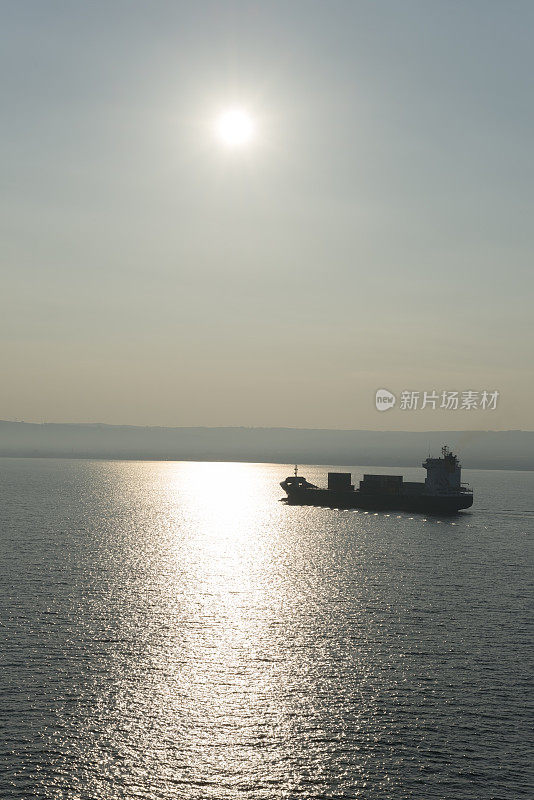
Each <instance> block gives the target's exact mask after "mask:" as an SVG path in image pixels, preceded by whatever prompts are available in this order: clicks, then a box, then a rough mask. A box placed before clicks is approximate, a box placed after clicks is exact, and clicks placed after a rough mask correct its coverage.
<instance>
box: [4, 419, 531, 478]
mask: <svg viewBox="0 0 534 800" xmlns="http://www.w3.org/2000/svg"><path fill="white" fill-rule="evenodd" d="M443 444H448V445H449V446H450V447H452V448H453V449H454V450H456V451H458V453H459V455H460V457H461V459H462V461H463V463H464V466H465V467H471V468H489V469H491V468H493V469H534V431H445V432H444V431H427V432H423V433H413V432H408V431H358V430H353V431H340V430H311V429H301V428H155V427H154V428H153V427H146V428H142V427H134V426H127V425H93V424H88V425H78V424H66V425H63V424H52V423H45V424H34V423H29V422H5V421H0V456H44V457H60V458H108V459H149V460H150V459H154V460H158V459H169V460H176V461H257V462H274V463H283V464H289V463H291V464H293V463H299V464H376V465H383V466H410V465H412V464H413V465H414V466H415V465H418V464H420V462H421V461H422V460H423V459H424V457H425V456H426V455H427V454H428V453H429V451H431V452H432V453H434V454H438V453H439V450H440V448H441V446H442V445H443Z"/></svg>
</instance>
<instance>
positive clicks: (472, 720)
mask: <svg viewBox="0 0 534 800" xmlns="http://www.w3.org/2000/svg"><path fill="white" fill-rule="evenodd" d="M343 469H346V468H343ZM367 469H368V468H367ZM363 470H364V468H363V467H354V468H353V470H352V471H353V473H354V477H355V478H356V479H358V474H357V473H359V472H362V471H363ZM326 471H327V468H326V467H320V468H319V467H313V468H312V467H310V468H306V469H303V470H302V473H303V474H305V475H306V476H307V477H308V478H309V479H311V480H312V481H313V482H320V481H321V479H322V477H323V476H324V475H325V473H326ZM376 471H379V470H376ZM382 471H385V472H388V471H389V472H396V471H397V470H382ZM399 471H400V470H399ZM290 472H291V470H290V469H288V468H287V467H284V466H280V465H265V464H221V463H215V464H214V463H180V462H104V461H75V460H51V459H50V460H47V459H35V460H32V459H18V460H17V459H0V611H1V620H0V621H1V625H0V645H1V650H0V690H1V694H0V734H1V736H0V739H1V743H0V797H1V798H21V799H24V800H26V799H27V798H34V797H38V798H69V799H70V798H72V799H73V800H74V799H76V800H82V799H83V800H100V798H102V800H103V799H104V798H105V799H106V800H115V798H126V799H128V800H129V799H130V798H147V800H148V799H150V800H167V799H169V800H170V799H171V798H172V799H173V800H175V799H176V800H192V798H195V800H226V798H228V800H234V799H235V800H237V798H250V799H251V800H256V798H257V800H263V799H264V798H265V800H267V799H268V800H279V799H281V798H306V799H307V798H364V799H365V800H374V799H375V798H377V799H380V800H382V799H384V800H385V799H386V798H388V800H389V799H391V800H405V799H406V798H421V800H423V799H424V800H431V799H432V798H436V799H439V800H449V798H450V800H453V798H454V800H464V799H465V798H470V799H471V798H473V800H475V799H476V800H479V798H480V800H491V799H492V798H494V799H495V800H508V798H509V800H517V798H522V797H528V798H531V797H533V796H534V788H533V780H532V778H533V776H532V770H531V767H530V763H531V757H532V735H531V730H532V704H530V706H529V701H530V698H531V697H532V695H530V696H529V692H528V688H529V678H530V676H531V675H532V661H531V654H532V650H531V641H532V628H531V627H530V628H529V623H530V620H531V617H530V616H529V614H530V605H529V604H530V603H531V600H532V534H533V529H534V499H533V490H534V473H527V472H490V471H464V478H465V479H466V480H468V481H470V483H471V484H472V485H473V486H474V488H475V505H474V507H473V509H472V510H470V511H469V512H465V513H463V514H462V515H459V516H457V517H455V518H447V519H439V518H425V517H424V516H418V515H409V514H400V513H399V514H394V513H391V514H384V513H380V514H373V513H364V512H361V511H360V512H357V511H331V510H326V509H320V508H299V507H287V506H285V505H284V504H282V503H280V502H278V501H279V498H280V497H281V496H282V491H281V489H280V488H279V486H278V482H279V481H280V480H281V479H283V478H284V477H285V476H286V475H287V474H288V473H290ZM421 472H422V471H421V470H419V471H414V470H404V473H405V475H406V476H412V477H413V478H415V477H417V476H418V475H419V476H420V475H421ZM529 660H530V663H529Z"/></svg>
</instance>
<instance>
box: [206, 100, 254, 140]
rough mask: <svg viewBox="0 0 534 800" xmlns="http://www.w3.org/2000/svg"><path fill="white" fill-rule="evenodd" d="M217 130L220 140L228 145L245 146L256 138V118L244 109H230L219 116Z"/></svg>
mask: <svg viewBox="0 0 534 800" xmlns="http://www.w3.org/2000/svg"><path fill="white" fill-rule="evenodd" d="M215 132H216V134H217V138H218V139H219V141H220V142H221V143H222V144H224V145H225V146H226V147H231V148H237V147H243V146H245V145H247V144H249V143H250V142H251V141H252V139H253V138H254V134H255V125H254V120H253V119H252V117H251V116H250V114H249V113H248V112H247V111H244V110H243V109H240V108H232V109H228V110H227V111H224V112H223V113H222V114H221V115H220V116H219V117H218V119H217V122H216V125H215Z"/></svg>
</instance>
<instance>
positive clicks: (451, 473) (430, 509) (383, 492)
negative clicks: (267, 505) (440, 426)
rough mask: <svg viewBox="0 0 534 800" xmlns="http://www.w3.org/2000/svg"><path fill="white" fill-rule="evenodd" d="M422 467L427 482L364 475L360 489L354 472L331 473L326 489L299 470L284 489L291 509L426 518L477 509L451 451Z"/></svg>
mask: <svg viewBox="0 0 534 800" xmlns="http://www.w3.org/2000/svg"><path fill="white" fill-rule="evenodd" d="M422 466H423V467H424V469H425V470H426V479H425V481H421V482H417V481H405V480H404V479H403V477H402V475H364V476H363V480H361V481H360V485H359V488H358V489H355V487H354V485H353V483H352V476H351V473H350V472H329V473H328V487H327V488H326V489H324V488H320V487H319V486H315V485H314V484H313V483H310V482H309V481H307V480H306V478H304V477H302V476H301V475H299V474H298V467H295V474H294V475H290V476H289V477H288V478H286V479H285V480H284V481H282V483H281V484H280V486H281V487H282V489H283V490H284V491H285V492H286V494H287V498H284V500H285V502H286V503H288V504H290V505H301V506H326V507H328V508H361V509H365V510H369V511H370V510H373V511H415V512H422V513H424V514H456V513H457V512H458V511H461V510H462V509H465V508H470V507H471V506H472V505H473V490H472V489H470V488H468V486H467V485H466V484H463V483H462V482H461V475H462V467H461V464H460V462H459V461H458V457H457V456H456V455H454V453H452V452H451V450H449V448H448V447H442V449H441V458H432V457H431V456H429V457H428V458H427V459H426V461H424V462H423V464H422Z"/></svg>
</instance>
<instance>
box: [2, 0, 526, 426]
mask: <svg viewBox="0 0 534 800" xmlns="http://www.w3.org/2000/svg"><path fill="white" fill-rule="evenodd" d="M0 8H1V15H2V20H1V23H2V24H1V26H0V38H1V45H2V47H1V59H2V62H1V76H2V77H1V79H0V80H1V83H2V112H3V113H2V117H3V121H2V134H1V136H2V150H1V152H2V156H3V159H2V205H3V214H2V219H3V223H2V225H3V230H2V249H3V255H2V265H3V275H2V293H1V310H0V325H1V329H2V343H1V365H2V393H1V397H0V418H4V419H13V418H19V419H26V420H34V421H41V420H48V421H101V422H113V423H129V424H141V425H144V424H155V425H258V426H271V425H280V426H298V427H324V428H396V429H406V430H409V429H412V430H413V429H428V428H451V429H458V428H494V429H498V428H530V429H531V428H534V413H533V411H532V407H533V399H534V381H533V372H532V350H533V337H532V301H533V288H534V287H533V277H532V265H533V258H532V257H533V254H534V246H533V245H534V225H533V220H534V215H533V191H532V186H533V177H534V176H533V158H532V143H533V133H534V124H533V123H534V106H533V101H532V76H533V74H534V49H533V48H532V39H533V34H534V3H532V2H531V0H528V1H527V0H526V1H525V2H518V0H512V1H511V2H504V1H503V2H491V0H483V1H482V2H476V1H475V0H469V1H467V0H466V1H465V2H453V0H442V2H433V1H432V0H424V1H423V0H422V1H421V2H411V1H410V0H408V1H407V0H403V2H399V1H398V0H395V2H385V0H383V1H381V0H377V1H376V2H371V1H370V0H369V2H357V0H350V1H348V0H347V2H332V1H331V0H329V2H312V1H311V0H306V1H305V2H299V1H297V0H291V1H290V2H288V0H285V1H284V2H273V0H269V2H267V0H266V1H265V2H261V3H260V2H216V3H211V2H192V1H191V2H187V3H181V2H157V1H156V2H150V3H147V2H133V1H132V0H123V1H119V0H106V2H95V1H94V0H92V2H89V3H83V2H54V1H52V0H46V2H42V0H35V2H26V1H25V0H20V1H19V2H2V3H1V4H0ZM235 105H239V106H241V107H243V108H244V109H246V110H247V111H248V112H249V113H250V114H251V115H252V117H253V119H254V120H255V124H256V137H255V140H254V141H253V142H251V143H250V144H249V145H248V146H247V147H245V148H243V149H242V150H240V151H239V152H238V151H231V152H230V151H228V150H227V149H225V148H224V147H223V146H221V144H220V143H219V142H218V141H217V140H216V138H215V136H214V133H213V126H214V124H215V120H216V118H217V116H218V114H219V113H220V112H221V111H222V110H224V109H226V108H227V107H233V106H235ZM382 387H385V388H388V389H390V390H391V391H393V392H395V393H396V394H398V393H399V392H400V391H401V390H420V391H423V390H429V391H430V390H433V389H437V390H451V391H452V390H460V391H463V390H483V389H492V390H493V389H497V390H499V391H500V392H501V397H500V400H499V405H498V409H497V411H494V412H490V411H486V412H482V411H480V410H479V411H471V412H451V411H449V412H439V411H425V412H410V411H401V410H397V409H395V410H393V411H388V412H385V413H379V412H378V411H376V410H375V407H374V393H375V390H376V389H377V388H382Z"/></svg>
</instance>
